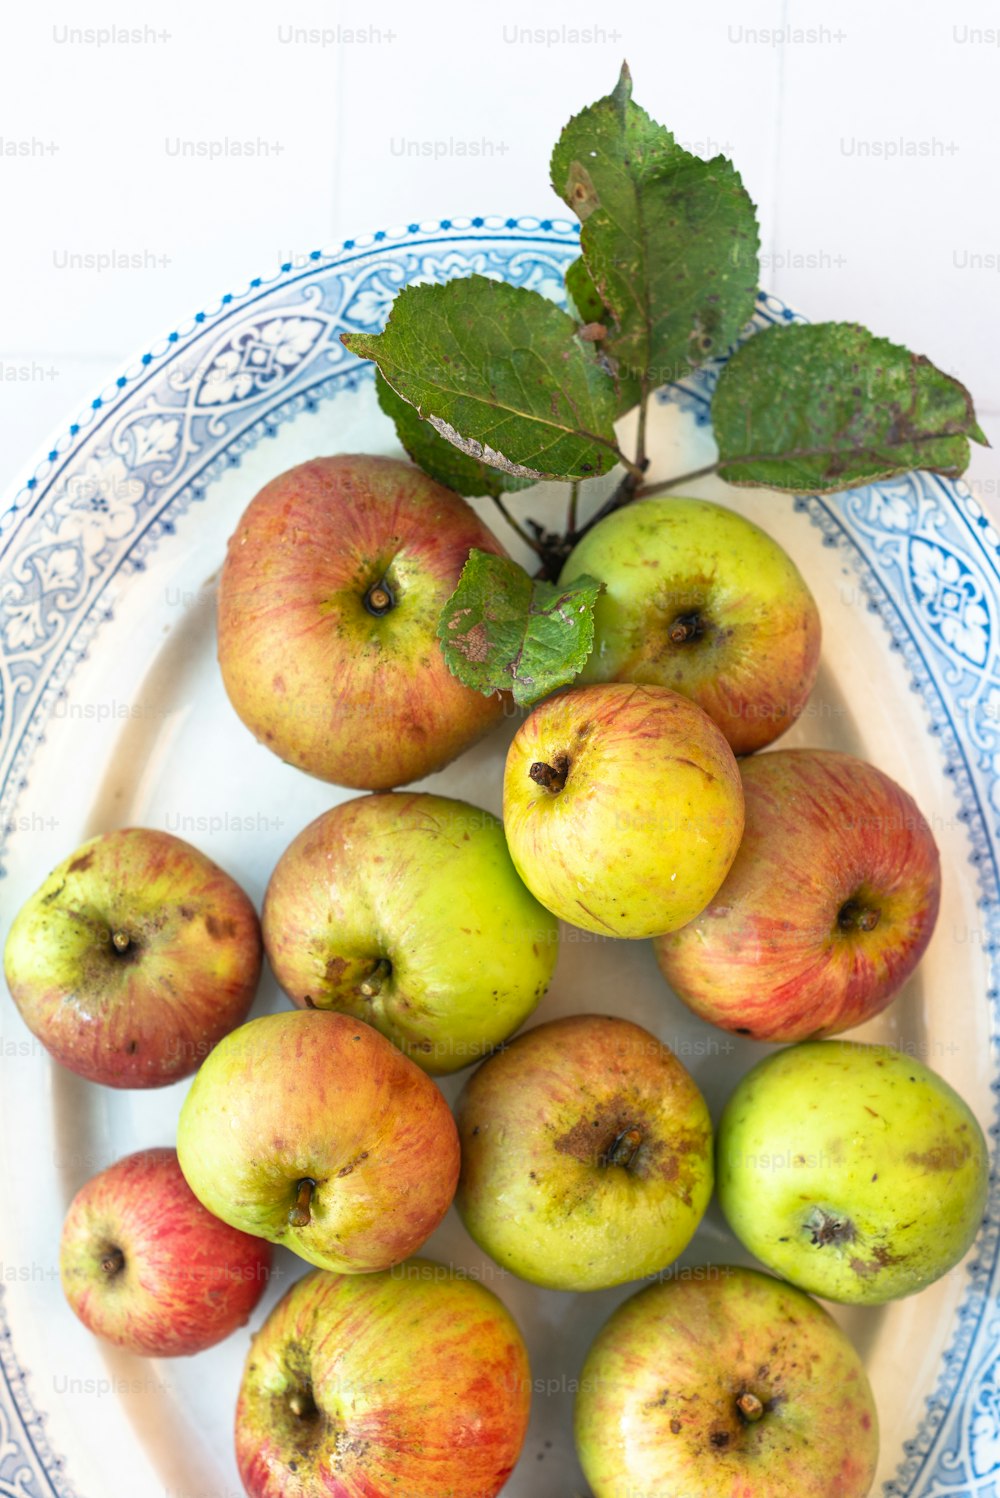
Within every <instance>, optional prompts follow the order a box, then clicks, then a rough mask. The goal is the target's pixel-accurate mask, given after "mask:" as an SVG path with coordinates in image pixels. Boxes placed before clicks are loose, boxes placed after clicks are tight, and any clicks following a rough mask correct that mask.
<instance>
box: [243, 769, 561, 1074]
mask: <svg viewBox="0 0 1000 1498" xmlns="http://www.w3.org/2000/svg"><path fill="white" fill-rule="evenodd" d="M263 926H264V945H265V947H266V949H267V955H268V958H269V960H270V963H271V967H272V968H273V970H274V975H275V977H276V978H277V980H278V982H279V983H280V984H281V986H282V988H283V989H284V990H285V992H286V993H287V994H288V995H289V997H290V998H291V999H293V1000H294V1002H295V1003H296V1004H299V1005H301V1006H302V1007H303V1008H312V1009H337V1010H340V1011H341V1012H343V1013H345V1014H353V1015H355V1016H356V1017H357V1018H358V1019H363V1020H366V1021H367V1022H368V1023H369V1024H371V1025H374V1026H375V1028H376V1029H377V1030H380V1031H381V1032H382V1034H383V1035H385V1036H387V1037H388V1039H389V1040H391V1041H392V1042H393V1044H394V1045H397V1046H399V1048H400V1050H402V1051H405V1052H406V1054H407V1055H408V1056H410V1057H411V1058H412V1059H413V1060H414V1061H416V1062H417V1064H418V1065H419V1066H422V1067H423V1068H424V1070H425V1071H429V1072H434V1073H441V1072H451V1071H458V1070H459V1069H460V1068H461V1067H463V1066H468V1065H469V1063H470V1062H472V1061H475V1060H477V1059H478V1058H480V1057H481V1056H483V1055H484V1054H485V1053H486V1052H487V1051H490V1050H492V1049H493V1047H494V1046H497V1045H499V1044H500V1043H501V1041H504V1040H506V1039H507V1037H508V1036H510V1035H512V1034H513V1033H514V1031H515V1030H516V1029H518V1028H519V1026H520V1025H522V1024H523V1023H524V1021H525V1020H526V1019H527V1017H528V1015H529V1014H530V1013H531V1011H532V1010H533V1009H534V1007H535V1005H536V1004H537V1003H538V1001H539V999H540V998H541V997H542V994H543V993H544V992H545V990H546V988H547V987H548V985H549V981H550V979H551V977H552V973H553V970H554V968H555V964H556V957H557V956H558V953H559V923H558V921H557V920H556V918H555V917H554V916H553V915H550V913H549V912H548V911H547V910H545V909H544V908H543V906H541V905H539V903H538V901H537V900H536V899H535V897H534V895H532V894H530V893H529V892H528V890H527V889H526V888H525V887H524V885H523V884H522V883H521V880H520V879H519V878H518V876H517V872H516V870H515V868H514V865H513V864H512V863H511V859H510V854H509V853H508V851H507V843H506V840H505V838H504V834H503V827H502V825H501V823H500V822H499V821H498V820H497V818H496V817H493V816H490V814H489V812H487V811H481V810H480V809H479V807H476V806H470V805H469V804H468V803H467V802H465V801H452V800H450V799H448V798H447V797H445V796H430V795H425V794H420V793H419V792H394V793H388V794H384V795H375V796H359V797H358V798H357V799H356V800H354V801H346V802H344V803H343V804H342V805H340V806H335V807H334V808H333V809H332V810H331V811H328V812H325V813H324V814H323V815H322V816H321V817H318V818H317V819H316V821H315V822H312V823H311V824H310V825H309V826H308V827H307V828H306V829H305V831H304V832H300V833H299V835H298V837H297V838H296V839H295V841H294V842H293V843H292V844H291V846H290V847H289V848H288V849H286V851H285V852H284V853H283V854H282V856H281V859H280V861H279V863H278V866H277V868H276V869H275V871H274V873H273V874H272V875H271V882H270V884H269V885H268V889H267V895H266V898H265V900H264V917H263Z"/></svg>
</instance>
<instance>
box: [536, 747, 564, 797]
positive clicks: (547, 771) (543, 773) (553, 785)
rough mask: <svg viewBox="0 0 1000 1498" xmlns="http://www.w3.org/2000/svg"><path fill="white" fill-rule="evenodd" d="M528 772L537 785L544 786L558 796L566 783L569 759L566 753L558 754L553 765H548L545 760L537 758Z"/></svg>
mask: <svg viewBox="0 0 1000 1498" xmlns="http://www.w3.org/2000/svg"><path fill="white" fill-rule="evenodd" d="M528 774H529V775H530V776H531V778H532V780H533V781H534V782H535V784H536V785H540V786H544V788H545V789H546V790H547V791H551V792H552V794H553V796H556V795H558V794H559V792H560V791H561V790H562V788H563V786H564V785H565V784H566V777H567V775H568V774H569V759H568V757H567V756H566V755H565V754H557V755H556V756H555V759H554V761H553V763H552V764H551V765H547V764H546V763H545V761H544V760H536V761H535V763H534V764H533V765H532V767H531V769H530V770H529V771H528Z"/></svg>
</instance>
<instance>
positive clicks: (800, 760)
mask: <svg viewBox="0 0 1000 1498" xmlns="http://www.w3.org/2000/svg"><path fill="white" fill-rule="evenodd" d="M740 769H741V774H742V777H743V790H744V795H745V798H746V831H745V832H744V835H743V842H742V843H741V845H740V850H739V852H738V853H737V855H736V858H735V861H734V863H733V866H732V868H731V869H730V871H729V873H728V875H727V876H726V879H725V882H724V883H723V885H722V887H721V888H720V889H719V890H718V892H717V893H716V894H715V895H714V896H713V898H712V899H711V900H710V901H709V903H708V904H707V906H706V907H705V909H704V910H703V911H702V912H701V914H700V915H698V916H697V917H696V918H695V919H694V920H693V921H692V922H690V924H689V925H687V926H685V927H683V929H681V930H679V931H673V932H671V933H669V934H668V935H664V936H661V937H660V938H659V939H658V940H657V941H656V942H655V948H656V956H657V960H658V961H659V964H660V968H661V970H662V972H663V974H664V977H665V978H666V979H667V981H668V983H670V985H671V986H672V987H673V989H674V990H675V992H676V993H677V994H678V995H679V997H680V998H681V999H683V1000H684V1002H685V1004H687V1005H688V1007H689V1008H691V1009H693V1010H694V1012H695V1013H696V1014H698V1015H700V1016H701V1017H702V1018H703V1019H707V1020H711V1021H712V1023H713V1024H716V1025H721V1026H722V1027H723V1028H725V1029H727V1030H735V1031H737V1032H738V1033H739V1034H741V1035H752V1036H753V1037H754V1038H755V1039H757V1040H775V1041H793V1040H803V1039H806V1038H807V1037H809V1036H814V1035H815V1036H820V1035H834V1034H836V1033H838V1032H839V1031H841V1030H847V1029H850V1028H851V1027H852V1026H854V1025H860V1024H863V1023H864V1021H865V1020H868V1019H871V1018H872V1016H873V1015H876V1014H878V1013H879V1012H880V1010H882V1009H884V1008H885V1006H886V1005H887V1004H888V1003H890V1001H891V1000H892V998H893V996H894V994H896V993H897V992H898V990H899V989H900V987H901V986H902V985H903V983H905V982H906V979H907V978H908V977H909V976H910V974H911V973H912V971H913V969H914V968H915V967H916V965H917V963H918V962H919V961H920V958H921V957H922V955H923V953H924V950H925V949H926V947H927V943H928V942H929V941H930V938H931V934H932V932H933V930H934V923H935V921H936V919H937V913H938V904H939V900H940V891H941V870H940V861H939V858H938V850H937V845H936V844H935V841H934V836H933V833H932V832H931V829H930V827H929V826H928V824H927V822H926V820H925V819H924V817H923V815H922V814H921V812H920V809H919V807H918V806H917V805H916V803H915V802H914V800H913V798H912V797H911V796H910V795H909V794H908V793H907V792H906V791H904V790H903V789H902V787H901V786H898V785H897V784H896V782H895V781H894V780H891V779H890V778H889V776H888V775H885V774H883V772H882V771H881V770H877V769H876V768H875V767H874V766H873V765H869V764H866V763H865V761H864V760H860V759H855V758H854V757H853V756H852V755H849V754H841V753H838V752H836V751H833V750H821V749H780V750H775V751H774V752H773V753H770V754H762V755H759V756H757V757H755V758H753V759H747V760H744V761H743V762H742V764H741V766H740Z"/></svg>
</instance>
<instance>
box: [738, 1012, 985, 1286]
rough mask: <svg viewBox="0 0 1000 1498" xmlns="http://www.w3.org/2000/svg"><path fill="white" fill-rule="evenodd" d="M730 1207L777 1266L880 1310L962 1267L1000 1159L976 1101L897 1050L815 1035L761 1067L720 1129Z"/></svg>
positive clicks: (761, 1253) (749, 1241)
mask: <svg viewBox="0 0 1000 1498" xmlns="http://www.w3.org/2000/svg"><path fill="white" fill-rule="evenodd" d="M716 1175H717V1180H718V1188H719V1201H720V1204H721V1206H722V1210H723V1211H724V1212H725V1214H726V1217H727V1218H728V1220H729V1224H730V1226H731V1228H732V1229H733V1232H734V1233H735V1234H736V1236H737V1237H738V1238H739V1239H740V1241H741V1242H742V1243H743V1244H744V1245H745V1246H746V1247H747V1248H748V1249H749V1250H750V1252H751V1253H753V1254H755V1255H756V1256H757V1258H758V1259H760V1261H761V1263H762V1264H766V1265H767V1267H768V1268H769V1269H773V1270H774V1271H775V1273H776V1274H781V1275H784V1277H785V1278H786V1279H789V1280H791V1281H792V1283H793V1284H795V1285H799V1286H801V1287H802V1289H804V1290H811V1291H812V1292H813V1293H814V1294H816V1295H822V1296H823V1297H824V1298H825V1299H827V1300H839V1301H854V1302H860V1303H864V1304H868V1305H879V1304H881V1303H882V1302H883V1301H887V1300H895V1299H896V1298H898V1297H899V1296H903V1295H912V1294H913V1293H914V1292H915V1291H917V1290H922V1289H923V1287H924V1286H925V1285H929V1284H930V1283H931V1282H932V1281H933V1280H936V1279H938V1278H940V1276H941V1275H942V1274H944V1273H945V1272H946V1271H947V1270H949V1269H951V1268H952V1266H953V1265H954V1264H957V1263H958V1261H959V1259H961V1258H962V1256H963V1255H964V1254H965V1252H966V1250H967V1249H968V1248H969V1247H970V1245H971V1243H972V1241H973V1239H974V1238H975V1236H976V1233H977V1231H978V1229H979V1226H980V1223H981V1221H982V1216H983V1211H984V1208H985V1205H986V1192H987V1184H988V1178H989V1158H988V1152H987V1148H986V1141H985V1139H984V1138H983V1132H982V1129H981V1128H980V1127H979V1124H978V1123H977V1121H976V1119H975V1116H974V1115H973V1113H972V1111H971V1110H970V1109H969V1107H968V1106H967V1104H966V1103H965V1102H963V1100H962V1099H961V1098H960V1097H959V1096H958V1094H957V1093H956V1092H954V1091H953V1090H952V1088H951V1087H949V1086H948V1084H947V1082H945V1081H944V1079H943V1078H942V1077H939V1076H938V1075H937V1074H936V1073H935V1072H933V1071H931V1070H930V1068H929V1067H926V1066H924V1065H923V1064H922V1063H921V1062H919V1061H917V1060H916V1059H915V1058H914V1057H912V1056H908V1055H906V1054H905V1053H903V1052H902V1051H898V1050H894V1049H892V1048H891V1047H889V1046H881V1045H865V1044H862V1043H861V1042H860V1041H855V1042H851V1041H845V1040H818V1041H809V1042H806V1043H805V1044H803V1045H797V1046H790V1047H788V1048H787V1049H785V1050H781V1051H777V1052H776V1053H775V1054H774V1055H771V1056H768V1057H767V1058H766V1059H765V1060H764V1061H761V1062H760V1063H759V1064H758V1065H757V1066H755V1067H754V1068H753V1070H752V1071H751V1072H749V1073H748V1074H747V1076H745V1077H744V1078H743V1080H742V1081H741V1082H740V1084H739V1086H738V1087H737V1088H736V1090H735V1092H734V1093H733V1095H732V1097H731V1098H730V1099H729V1102H728V1103H727V1104H726V1108H725V1111H724V1113H723V1115H722V1119H721V1122H720V1124H719V1133H718V1140H717V1149H716Z"/></svg>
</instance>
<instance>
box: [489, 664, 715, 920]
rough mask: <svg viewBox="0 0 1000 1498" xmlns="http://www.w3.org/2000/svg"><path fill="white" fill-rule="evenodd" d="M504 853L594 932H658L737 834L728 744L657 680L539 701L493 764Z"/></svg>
mask: <svg viewBox="0 0 1000 1498" xmlns="http://www.w3.org/2000/svg"><path fill="white" fill-rule="evenodd" d="M503 820H504V828H505V830H506V833H507V843H508V845H509V847H510V852H511V857H512V858H513V860H514V866H515V868H516V869H517V871H518V873H519V874H520V876H521V878H522V879H523V880H524V882H525V884H526V885H527V886H528V888H529V889H530V890H531V892H532V894H533V895H535V896H536V897H537V898H538V899H539V900H540V901H541V902H542V904H543V905H544V906H545V907H546V909H547V910H551V911H553V912H554V913H555V914H556V915H558V916H561V917H562V919H563V920H564V921H569V922H571V923H572V924H573V925H575V926H582V927H583V928H584V930H587V931H593V932H596V933H599V934H600V935H604V936H625V937H644V936H658V935H660V934H661V933H662V932H664V931H673V930H675V929H676V928H677V927H678V926H683V925H685V924H686V923H687V922H688V921H690V920H691V919H692V918H693V917H694V916H696V915H697V914H698V912H699V911H700V910H702V909H703V908H704V907H705V905H707V904H708V902H709V900H710V899H711V898H712V896H713V895H714V894H715V892H716V890H717V889H718V888H719V885H720V884H721V883H722V881H723V879H724V878H725V876H726V874H727V873H728V871H729V866H730V864H731V863H732V861H733V859H734V858H735V856H736V850H737V848H738V847H739V843H740V838H741V836H742V834H743V789H742V786H741V784H740V774H739V769H738V768H737V764H736V760H735V759H734V758H733V752H732V750H731V749H730V747H729V745H728V744H727V743H726V740H725V738H724V737H723V735H722V733H721V732H720V730H719V729H718V728H716V726H715V724H714V723H713V722H712V720H711V719H710V718H709V717H708V716H707V715H706V714H705V713H703V712H702V710H701V708H700V707H697V706H695V704H694V703H693V702H690V701H689V700H688V699H687V698H686V697H681V696H679V695H678V693H676V692H672V691H670V690H669V689H668V688H667V687H659V686H630V685H628V684H626V683H621V682H611V683H608V684H607V685H602V686H590V687H575V688H570V689H568V690H566V691H562V692H559V693H557V694H556V695H555V696H553V697H550V698H548V699H547V700H546V701H545V702H542V703H541V704H540V705H539V706H538V707H536V708H535V709H534V711H533V712H532V713H531V714H530V715H529V716H528V718H526V719H525V721H524V722H523V723H522V724H521V727H520V728H519V729H518V731H517V733H516V735H515V737H514V740H513V743H512V744H511V746H510V750H509V752H508V754H507V764H506V769H505V772H504V785H503Z"/></svg>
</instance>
